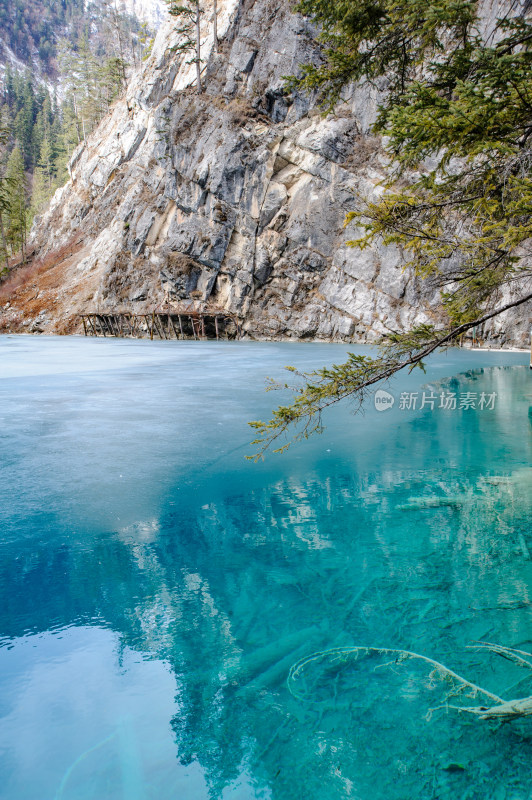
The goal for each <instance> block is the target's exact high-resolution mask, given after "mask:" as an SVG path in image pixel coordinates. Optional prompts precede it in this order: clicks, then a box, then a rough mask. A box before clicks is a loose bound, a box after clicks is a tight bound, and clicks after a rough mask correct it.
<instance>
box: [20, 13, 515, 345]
mask: <svg viewBox="0 0 532 800" xmlns="http://www.w3.org/2000/svg"><path fill="white" fill-rule="evenodd" d="M218 8H219V36H220V40H221V41H220V48H219V50H220V52H219V53H218V54H214V53H212V50H211V48H212V35H211V34H210V31H209V30H208V29H207V28H205V30H204V31H203V37H204V40H205V44H204V47H203V58H204V59H205V61H204V80H205V92H204V94H203V95H201V96H198V95H197V94H196V93H195V91H194V87H193V82H194V65H191V64H190V63H189V61H190V60H189V57H188V56H187V55H184V56H183V55H180V54H179V53H177V52H176V51H175V50H174V49H173V46H174V45H175V43H176V38H175V37H176V34H175V32H174V26H173V22H172V21H170V23H168V24H166V25H163V26H162V27H161V29H160V31H159V34H158V36H157V39H156V41H155V43H154V47H153V52H152V55H151V56H150V58H149V59H148V60H147V62H146V63H145V65H144V66H143V67H142V69H141V70H140V71H139V73H138V74H137V75H136V76H135V77H134V78H133V80H132V81H131V84H130V86H129V89H128V93H127V97H126V98H124V99H123V100H120V101H118V102H117V103H115V105H114V107H113V109H112V113H110V115H109V116H107V117H106V118H105V119H104V120H103V121H102V123H101V125H100V126H99V128H98V129H97V130H96V131H95V132H94V133H93V134H92V135H91V136H90V137H89V138H88V140H87V142H86V143H84V144H83V145H82V146H80V147H79V148H78V149H77V150H76V151H75V153H74V155H73V158H72V160H71V163H70V172H71V180H70V181H69V183H68V184H67V185H66V186H65V187H64V188H63V189H61V190H59V191H58V192H57V193H56V195H55V197H54V199H53V201H52V203H51V205H50V208H49V210H48V211H47V212H46V213H45V214H44V215H42V217H40V218H38V219H37V220H36V223H35V226H34V229H33V231H32V237H31V245H32V246H33V247H35V248H37V249H38V250H39V252H40V255H41V256H45V255H46V253H48V252H50V251H52V250H55V249H56V248H59V247H64V246H65V245H67V244H68V243H71V242H78V243H80V244H79V246H78V249H77V250H76V248H74V252H73V255H72V258H71V259H70V261H69V263H68V266H66V267H65V283H67V284H68V286H69V291H68V292H65V293H63V292H62V291H61V290H60V289H58V290H57V292H56V296H55V297H54V298H53V303H52V304H51V306H50V308H53V312H50V313H49V314H48V316H46V317H43V318H42V319H40V318H39V319H38V320H35V321H34V323H33V324H34V325H35V326H36V329H41V328H42V329H43V330H46V331H53V330H54V326H55V325H56V324H57V321H58V320H59V319H60V318H61V316H64V315H72V314H75V313H79V312H81V311H89V310H93V307H94V306H93V305H92V304H95V303H96V302H98V303H100V304H101V307H102V308H103V307H105V308H108V309H114V308H120V309H126V308H132V309H138V308H139V307H142V308H145V309H151V308H153V307H155V306H157V305H158V304H160V303H162V302H166V301H168V300H170V301H175V302H176V303H178V302H181V301H185V300H186V301H187V302H190V300H191V299H192V300H196V301H197V302H200V301H204V300H206V299H209V301H210V302H211V303H212V304H213V305H216V306H219V307H220V308H224V309H227V310H228V311H232V312H236V313H239V314H240V315H242V317H243V324H244V330H245V331H246V332H247V333H248V334H249V335H250V336H254V337H267V338H268V337H269V338H271V337H281V336H283V337H292V338H309V337H315V338H322V339H330V338H333V339H341V340H351V339H357V340H361V341H374V340H375V339H377V338H378V337H379V336H380V335H381V334H382V333H384V332H386V331H387V330H390V329H394V330H396V329H403V328H406V327H408V326H410V325H412V324H415V323H419V322H421V321H433V322H434V321H435V322H438V321H439V320H441V319H442V316H441V309H440V303H439V296H438V292H437V289H436V288H435V287H431V286H430V284H429V283H427V282H422V281H419V280H417V279H414V278H413V277H412V275H411V274H410V272H409V271H406V272H405V271H403V261H402V258H401V254H400V253H399V252H398V251H397V250H396V249H395V248H393V247H384V246H374V247H371V248H369V247H368V248H366V249H365V250H360V249H357V248H351V247H349V246H348V244H347V243H348V242H349V240H350V239H353V238H356V237H357V236H358V235H360V233H361V231H360V230H357V229H356V227H355V226H354V225H352V224H351V225H349V226H348V227H347V228H345V227H344V221H345V216H346V214H347V213H348V212H349V211H350V210H353V209H354V208H355V205H356V195H357V194H361V195H363V196H368V197H370V198H375V197H376V196H377V193H378V191H380V190H379V181H380V180H381V178H382V177H383V174H384V173H383V168H384V167H383V165H384V159H383V151H382V145H381V143H380V141H379V140H378V139H376V138H374V137H373V136H372V135H371V125H372V123H373V122H374V121H375V118H376V114H377V108H378V105H379V102H380V101H381V100H382V98H383V97H384V93H385V91H386V81H384V80H383V81H381V82H380V84H379V85H373V84H372V85H369V84H360V85H357V86H353V87H352V88H351V89H350V90H349V91H347V92H346V93H345V97H344V102H343V103H342V105H341V106H339V107H338V109H337V114H336V115H328V116H323V115H322V113H321V109H320V108H319V107H317V105H316V99H315V98H314V97H311V96H307V95H301V94H299V93H297V92H295V93H293V94H289V93H288V92H287V90H286V87H285V83H284V79H283V76H285V75H290V74H293V73H295V72H297V70H298V67H299V65H300V64H301V63H305V62H308V61H312V60H314V61H316V63H317V59H318V58H319V50H318V46H317V44H316V39H315V35H316V32H315V31H314V30H313V28H312V26H310V25H309V24H308V22H307V21H305V20H304V19H302V18H301V17H300V16H299V15H297V14H294V13H293V12H292V10H291V3H289V2H288V0H279V1H278V2H277V3H275V4H274V5H273V6H272V3H271V2H270V0H255V2H254V3H241V2H239V0H219V3H218ZM490 13H491V12H490ZM208 17H209V15H208V14H207V15H205V20H206V22H205V24H206V25H207V20H208ZM88 297H90V298H93V299H92V300H87V298H88ZM527 311H528V312H530V308H529V309H524V308H523V309H522V310H519V311H518V312H514V313H513V314H508V315H506V316H505V317H504V318H503V319H501V320H498V321H497V323H495V324H494V325H492V326H491V329H490V330H491V332H492V335H493V336H497V337H498V340H501V339H502V337H503V336H505V337H506V341H507V342H508V343H512V342H524V341H525V339H526V337H527V335H528V315H527ZM487 333H489V331H487Z"/></svg>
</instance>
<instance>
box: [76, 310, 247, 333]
mask: <svg viewBox="0 0 532 800" xmlns="http://www.w3.org/2000/svg"><path fill="white" fill-rule="evenodd" d="M80 318H81V321H82V322H83V332H84V334H85V336H115V337H120V338H126V337H127V338H134V339H239V338H240V335H241V330H240V324H239V321H238V318H237V317H236V316H235V315H234V314H228V313H227V312H226V311H187V310H183V311H152V313H151V314H133V313H128V312H124V313H116V314H107V313H106V314H101V313H90V314H80Z"/></svg>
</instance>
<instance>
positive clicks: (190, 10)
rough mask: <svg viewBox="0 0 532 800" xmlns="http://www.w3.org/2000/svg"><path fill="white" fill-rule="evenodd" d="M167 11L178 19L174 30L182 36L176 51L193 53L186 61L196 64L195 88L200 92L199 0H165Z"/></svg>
mask: <svg viewBox="0 0 532 800" xmlns="http://www.w3.org/2000/svg"><path fill="white" fill-rule="evenodd" d="M166 2H167V4H168V11H169V13H170V14H171V15H172V16H173V17H176V18H177V19H178V23H177V27H176V31H177V33H178V34H179V35H180V36H181V37H182V39H181V41H180V42H179V43H178V44H177V45H176V46H175V48H174V49H175V50H176V52H181V53H190V52H192V53H193V54H194V55H193V57H192V58H191V59H190V61H189V62H188V63H190V64H195V65H196V89H197V92H198V94H201V93H202V91H203V87H202V84H201V30H200V26H201V16H202V13H203V11H202V9H201V6H200V0H184V1H183V2H182V3H179V2H176V0H166Z"/></svg>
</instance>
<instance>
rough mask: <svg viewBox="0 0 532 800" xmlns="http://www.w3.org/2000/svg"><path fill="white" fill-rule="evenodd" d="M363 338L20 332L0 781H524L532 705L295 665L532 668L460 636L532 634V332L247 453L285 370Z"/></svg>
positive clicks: (18, 791)
mask: <svg viewBox="0 0 532 800" xmlns="http://www.w3.org/2000/svg"><path fill="white" fill-rule="evenodd" d="M349 349H351V350H353V349H356V348H348V347H346V346H343V345H327V344H287V343H282V344H281V343H264V344H263V343H238V342H235V343H223V342H147V341H125V340H94V339H79V338H46V337H35V338H32V337H16V336H3V337H0V379H1V380H0V409H1V419H2V428H1V429H0V476H1V480H0V546H1V557H0V570H1V575H0V798H1V799H2V800H148V798H149V799H150V800H152V798H153V800H176V798H179V800H203V799H205V800H208V799H211V800H215V799H216V798H222V800H229V799H230V798H231V799H234V800H251V798H272V800H309V798H312V800H340V798H358V799H359V800H374V799H375V798H376V799H377V800H380V798H382V800H405V798H408V799H409V800H410V798H423V799H424V798H427V800H428V799H429V798H441V799H445V800H447V799H448V800H456V798H464V800H465V799H466V798H474V799H475V800H476V799H477V798H478V800H486V798H496V800H505V798H506V800H529V798H530V796H531V792H532V779H531V773H530V764H531V763H532V721H526V720H524V721H522V722H519V723H512V724H508V725H504V726H498V725H496V724H493V723H487V722H479V721H477V720H475V719H472V718H471V717H469V716H467V715H463V714H459V713H458V712H456V711H452V710H448V709H446V708H445V705H446V703H449V704H451V705H452V704H454V705H478V704H480V701H479V700H478V698H477V699H474V698H467V697H465V696H463V697H458V698H457V697H453V698H451V699H449V698H448V694H449V687H448V686H446V684H445V682H443V681H442V680H441V679H440V678H439V677H438V675H432V676H430V674H429V673H430V670H429V671H427V670H423V669H421V668H420V667H419V665H416V664H412V663H411V662H407V663H406V664H405V663H403V664H392V665H388V666H383V665H384V664H385V663H386V662H390V657H388V658H383V657H375V658H366V659H359V660H355V659H354V658H346V659H344V660H343V661H341V662H340V661H338V660H334V659H331V658H328V657H319V658H316V660H314V661H313V662H310V663H309V665H308V667H307V668H306V669H305V671H304V672H303V673H301V674H300V675H299V676H298V680H297V686H296V685H292V684H290V685H289V684H288V683H287V677H288V674H289V670H290V667H291V666H292V665H293V664H295V663H296V662H298V661H299V660H300V659H302V658H304V657H305V656H308V655H310V654H312V653H314V652H316V651H323V650H327V649H329V648H335V647H346V648H347V647H350V646H353V645H365V646H377V647H388V648H394V647H395V648H403V649H408V650H413V651H415V652H418V653H422V654H424V655H427V656H430V657H431V658H433V659H436V660H437V661H440V662H443V663H444V664H446V665H447V666H448V667H450V668H451V669H454V670H455V671H457V672H459V673H460V674H461V675H464V676H466V677H467V678H468V679H469V680H471V681H474V682H475V683H480V684H481V685H482V686H483V687H485V688H487V689H490V690H491V691H493V692H495V693H496V694H499V695H501V696H504V697H506V698H508V699H509V698H511V697H516V696H526V695H529V694H532V681H531V680H529V679H528V678H527V673H525V672H524V671H523V670H522V669H520V668H519V667H517V666H516V665H514V664H511V663H510V662H507V661H505V660H503V659H497V657H496V656H490V655H488V654H483V653H478V652H477V651H475V650H474V649H469V648H468V645H470V644H471V643H472V642H474V641H476V640H480V639H483V640H488V641H491V642H498V643H500V644H503V645H507V646H512V647H520V648H522V649H524V650H529V649H531V648H532V613H531V609H532V560H531V553H532V535H531V530H530V519H531V510H532V509H531V505H532V468H531V463H532V459H531V455H532V424H531V422H532V411H531V408H532V373H531V372H530V370H529V369H528V357H527V354H524V353H485V352H469V351H462V350H452V351H449V352H448V353H446V354H440V355H437V356H436V357H434V358H432V359H431V360H430V361H429V362H428V369H427V374H426V375H423V374H422V373H421V372H420V371H419V370H416V371H415V372H414V373H412V374H411V375H410V376H408V375H404V376H400V377H398V378H397V379H396V380H394V381H393V382H391V383H390V385H389V386H388V387H386V388H387V390H388V391H389V392H390V393H391V394H392V396H393V399H394V404H393V408H389V409H388V410H386V411H384V412H380V411H377V410H376V408H375V407H374V405H373V403H370V404H368V407H367V409H366V411H365V413H364V415H356V416H354V415H353V414H352V413H351V412H350V409H349V404H343V405H342V406H339V407H337V408H334V409H331V410H330V412H329V413H328V414H327V415H326V418H325V423H326V425H327V428H326V431H325V432H324V434H323V435H321V436H318V437H314V438H313V439H311V440H310V441H308V442H304V443H301V444H298V445H296V446H294V448H291V449H290V450H289V451H288V452H287V453H286V454H285V455H283V456H272V455H270V456H268V457H267V458H266V461H265V462H264V463H259V464H254V463H252V462H249V461H246V460H245V458H244V457H245V455H246V454H249V453H251V452H253V448H252V447H250V445H249V442H250V440H251V438H252V431H251V430H250V429H249V428H248V426H247V422H248V421H249V420H251V419H258V418H263V419H264V418H267V417H268V415H269V412H271V409H272V407H273V406H274V405H275V404H276V403H277V402H280V401H281V400H282V399H283V398H282V397H281V396H277V395H276V394H275V393H273V394H272V393H265V392H264V380H265V377H266V376H272V377H277V378H281V377H284V376H283V370H282V367H283V366H284V365H287V364H293V365H296V366H298V367H299V368H301V369H312V368H316V367H319V366H321V365H323V364H326V363H328V364H331V363H340V362H342V361H343V360H345V356H346V353H347V352H348V351H349ZM442 394H443V396H444V399H443V400H442ZM452 395H454V396H455V400H456V408H454V407H453V402H452V399H449V398H451V397H452ZM422 405H423V406H424V407H423V408H421V406H422ZM445 405H446V406H448V407H440V406H445ZM414 406H415V407H414ZM460 406H462V407H461V408H460ZM442 706H443V708H442ZM429 709H436V710H434V711H433V712H432V714H431V713H428V712H429Z"/></svg>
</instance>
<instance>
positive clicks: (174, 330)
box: [168, 314, 179, 339]
mask: <svg viewBox="0 0 532 800" xmlns="http://www.w3.org/2000/svg"><path fill="white" fill-rule="evenodd" d="M168 319H169V320H170V322H171V324H172V330H173V332H174V333H175V338H176V339H179V334H178V333H177V328H176V326H175V322H174V315H173V314H168Z"/></svg>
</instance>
